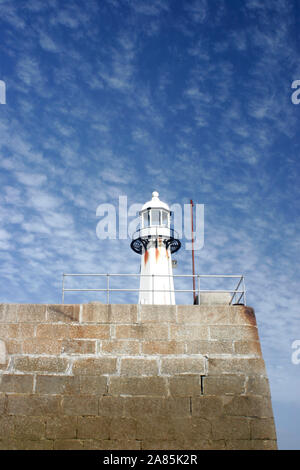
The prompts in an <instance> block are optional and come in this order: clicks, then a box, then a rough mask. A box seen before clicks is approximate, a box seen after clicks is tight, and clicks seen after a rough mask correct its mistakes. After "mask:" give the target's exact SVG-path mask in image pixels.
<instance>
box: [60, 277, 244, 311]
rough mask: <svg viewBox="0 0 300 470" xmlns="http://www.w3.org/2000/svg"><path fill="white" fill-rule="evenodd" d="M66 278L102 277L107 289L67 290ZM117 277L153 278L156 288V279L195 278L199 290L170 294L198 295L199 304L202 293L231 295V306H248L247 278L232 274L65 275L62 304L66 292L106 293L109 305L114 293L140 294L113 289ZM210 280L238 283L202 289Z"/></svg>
mask: <svg viewBox="0 0 300 470" xmlns="http://www.w3.org/2000/svg"><path fill="white" fill-rule="evenodd" d="M66 277H102V278H106V287H104V288H102V289H99V288H96V289H88V288H80V289H78V288H66V287H65V279H66ZM116 277H127V278H128V277H139V278H140V277H151V278H152V286H154V282H153V281H154V278H155V279H157V278H160V277H173V278H175V279H176V278H193V277H195V278H196V280H197V288H196V289H175V288H174V289H172V290H169V291H168V290H167V291H168V292H175V293H176V292H192V293H193V294H196V295H198V301H197V303H198V304H200V303H201V293H220V294H221V293H223V294H225V293H229V294H231V298H230V301H229V302H228V304H229V305H233V304H243V305H246V286H245V277H244V275H241V274H239V275H231V274H195V275H193V274H173V275H172V276H171V275H168V274H166V275H163V274H159V275H154V274H66V273H63V279H62V303H63V304H64V301H65V292H105V293H106V302H107V304H109V303H110V293H112V292H139V291H140V289H139V288H136V289H127V288H118V289H116V288H111V286H110V280H111V278H116ZM204 278H206V279H209V278H214V279H220V278H222V279H229V278H230V279H238V283H237V285H236V287H235V288H234V289H223V290H219V289H210V290H207V289H201V288H200V287H201V279H204ZM143 292H152V295H154V292H166V290H165V289H164V290H158V289H149V290H145V289H143Z"/></svg>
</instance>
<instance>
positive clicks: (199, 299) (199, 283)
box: [198, 274, 201, 305]
mask: <svg viewBox="0 0 300 470" xmlns="http://www.w3.org/2000/svg"><path fill="white" fill-rule="evenodd" d="M200 303H201V301H200V275H199V274H198V305H200Z"/></svg>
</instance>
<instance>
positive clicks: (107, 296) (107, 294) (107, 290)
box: [106, 274, 109, 305]
mask: <svg viewBox="0 0 300 470" xmlns="http://www.w3.org/2000/svg"><path fill="white" fill-rule="evenodd" d="M106 303H107V305H109V274H107V289H106Z"/></svg>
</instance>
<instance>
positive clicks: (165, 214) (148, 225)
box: [131, 191, 181, 305]
mask: <svg viewBox="0 0 300 470" xmlns="http://www.w3.org/2000/svg"><path fill="white" fill-rule="evenodd" d="M158 196H159V194H158V192H156V191H154V192H153V193H152V200H151V201H149V202H146V203H145V204H144V206H143V208H142V210H141V212H140V229H139V230H138V231H137V232H136V233H135V234H134V236H133V240H132V242H131V248H132V249H133V251H135V252H136V253H138V254H140V255H142V258H141V277H140V292H139V303H140V304H160V305H162V304H168V305H174V304H175V294H174V282H173V271H172V258H171V254H172V253H175V252H176V251H178V250H179V249H180V247H181V243H180V241H179V240H178V238H175V236H174V230H173V229H171V227H170V225H171V211H170V208H169V206H168V205H167V204H166V203H164V202H162V201H161V200H160V199H159V197H158Z"/></svg>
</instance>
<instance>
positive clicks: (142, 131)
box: [0, 0, 300, 449]
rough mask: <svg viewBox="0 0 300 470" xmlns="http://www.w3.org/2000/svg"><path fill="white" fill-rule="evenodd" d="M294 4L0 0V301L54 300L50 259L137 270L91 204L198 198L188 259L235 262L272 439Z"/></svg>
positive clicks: (287, 354)
mask: <svg viewBox="0 0 300 470" xmlns="http://www.w3.org/2000/svg"><path fill="white" fill-rule="evenodd" d="M299 13H300V2H299V1H293V0H261V1H260V0H244V1H240V0H209V1H208V0H197V1H194V0H191V1H186V2H182V1H179V0H172V1H170V0H152V1H151V2H150V1H144V0H101V1H100V0H98V1H96V0H86V1H85V2H82V1H79V0H70V1H68V2H63V1H58V0H27V1H23V0H15V1H14V0H11V1H9V0H0V80H3V81H4V82H5V84H6V104H1V105H0V181H1V193H0V200H1V204H0V216H1V227H0V250H1V251H0V253H1V264H0V279H1V283H0V298H1V301H2V302H30V303H35V302H36V303H40V302H45V303H58V302H60V300H61V296H60V287H61V274H62V273H63V272H75V273H79V272H83V273H84V272H85V273H88V272H94V273H96V272H98V273H106V272H115V273H117V272H123V273H124V272H130V273H136V272H138V270H139V258H138V255H136V254H135V253H134V252H133V251H131V250H130V248H129V242H130V241H129V239H128V240H99V239H98V238H97V236H96V226H97V223H98V222H99V217H98V218H97V217H96V210H97V207H98V206H99V204H102V203H110V204H113V205H115V207H117V206H118V198H119V196H120V195H122V196H127V198H128V205H131V204H133V203H144V202H145V201H146V200H148V199H150V197H151V193H152V191H153V190H158V191H159V192H160V196H161V199H162V200H164V201H166V202H168V203H169V204H173V203H179V204H182V205H183V204H185V203H188V202H189V200H190V199H191V198H192V199H193V200H194V202H195V203H199V204H204V205H205V244H204V247H203V249H202V250H200V251H199V252H198V253H197V254H196V271H197V272H198V273H201V274H214V273H217V274H223V273H226V274H236V273H238V274H239V273H244V274H245V276H246V286H247V291H248V297H247V301H248V302H247V303H248V304H249V305H251V306H253V307H254V308H255V311H256V315H257V321H258V326H259V332H260V338H261V342H262V348H263V353H264V358H265V361H266V365H267V370H268V375H269V379H270V383H271V390H272V398H273V408H274V412H275V420H276V425H277V433H278V440H279V446H280V448H282V449H283V448H294V449H300V437H299V436H300V424H299V423H300V401H299V390H300V364H299V365H294V364H293V363H292V361H291V355H292V352H293V350H292V348H291V345H292V342H293V341H295V340H297V339H300V328H299V303H300V298H299V262H298V260H299V230H300V223H299V201H300V198H299V170H300V161H299V150H300V139H299V128H300V127H299V125H300V105H295V104H293V103H292V100H291V95H292V92H293V90H292V89H291V84H292V82H293V81H294V80H297V79H298V80H299V79H300V60H299V59H300V51H299V44H300V38H299V32H300V29H299ZM190 258H191V256H190V252H189V251H187V250H184V249H182V250H181V251H180V252H178V255H177V260H178V268H177V271H176V273H177V274H182V273H190V271H191V259H190ZM74 295H75V294H74ZM69 299H70V300H69V301H71V300H72V301H75V302H76V301H77V302H80V301H82V299H83V298H82V297H81V298H79V297H78V294H77V297H76V298H75V297H74V298H72V297H71V295H70V297H69ZM84 299H85V298H84Z"/></svg>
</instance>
